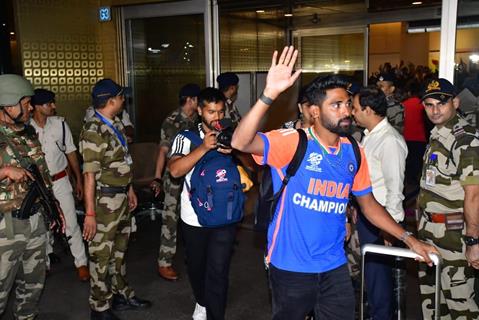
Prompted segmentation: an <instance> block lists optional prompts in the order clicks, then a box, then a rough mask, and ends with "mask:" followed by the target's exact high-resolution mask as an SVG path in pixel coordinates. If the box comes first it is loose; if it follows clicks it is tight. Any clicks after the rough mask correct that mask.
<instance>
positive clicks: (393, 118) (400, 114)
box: [386, 96, 404, 134]
mask: <svg viewBox="0 0 479 320" xmlns="http://www.w3.org/2000/svg"><path fill="white" fill-rule="evenodd" d="M387 102H388V108H387V110H386V116H387V118H388V121H389V123H390V124H391V125H392V126H393V127H394V129H396V130H397V131H399V133H400V134H402V132H403V129H404V106H403V105H402V104H401V103H399V102H397V101H396V99H395V98H394V96H391V97H388V99H387Z"/></svg>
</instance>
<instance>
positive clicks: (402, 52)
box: [369, 22, 439, 74]
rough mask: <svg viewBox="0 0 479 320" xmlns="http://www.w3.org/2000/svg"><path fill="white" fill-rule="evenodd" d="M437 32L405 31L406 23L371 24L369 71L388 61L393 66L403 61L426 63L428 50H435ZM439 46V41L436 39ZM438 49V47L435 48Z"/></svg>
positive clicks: (375, 69)
mask: <svg viewBox="0 0 479 320" xmlns="http://www.w3.org/2000/svg"><path fill="white" fill-rule="evenodd" d="M438 34H439V33H438V32H433V33H407V23H402V22H393V23H382V24H373V25H371V26H370V34H369V73H370V74H371V73H372V72H376V71H377V70H378V68H379V66H380V65H382V64H384V63H385V62H390V63H391V64H392V65H393V66H394V65H396V64H399V63H400V62H401V60H402V61H404V63H405V64H408V63H409V62H412V63H414V64H415V65H428V63H429V59H430V51H433V50H436V49H435V47H436V38H437V40H439V36H438ZM437 46H439V41H437ZM437 50H439V48H438V49H437Z"/></svg>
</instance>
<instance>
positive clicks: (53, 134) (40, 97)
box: [30, 89, 90, 281]
mask: <svg viewBox="0 0 479 320" xmlns="http://www.w3.org/2000/svg"><path fill="white" fill-rule="evenodd" d="M31 105H32V107H33V117H32V119H31V122H30V124H31V125H32V126H33V127H34V128H35V131H36V132H37V134H38V140H39V141H40V143H41V144H42V150H43V152H44V153H45V159H46V162H47V165H48V170H49V171H50V172H51V174H52V181H53V193H54V195H55V198H57V200H58V201H59V202H60V207H61V208H62V211H63V214H64V215H65V222H66V235H67V237H70V240H69V245H70V251H71V253H72V255H73V257H74V258H75V266H76V268H77V272H78V278H79V279H80V281H88V279H90V273H89V271H88V267H87V263H88V259H87V256H86V252H85V245H84V244H83V239H82V235H81V230H80V227H79V225H78V222H77V216H76V210H75V199H74V198H73V193H72V192H73V188H72V185H71V184H70V179H69V178H68V172H67V167H68V163H70V167H69V168H70V169H71V171H72V173H73V175H74V176H75V180H76V186H75V193H76V195H77V197H78V199H80V200H81V199H82V198H83V179H82V175H81V172H80V164H79V162H78V158H77V154H76V147H75V144H74V143H73V137H72V134H71V131H70V128H69V127H68V124H67V123H66V122H65V119H64V118H62V117H57V116H55V110H56V105H55V93H53V92H52V91H49V90H45V89H36V90H35V95H34V96H33V97H32V101H31ZM47 251H48V250H47Z"/></svg>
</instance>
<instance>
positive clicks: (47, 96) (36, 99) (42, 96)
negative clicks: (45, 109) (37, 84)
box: [30, 89, 55, 106]
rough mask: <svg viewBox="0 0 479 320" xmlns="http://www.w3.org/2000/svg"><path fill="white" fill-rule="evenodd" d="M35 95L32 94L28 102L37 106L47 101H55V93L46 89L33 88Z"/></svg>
mask: <svg viewBox="0 0 479 320" xmlns="http://www.w3.org/2000/svg"><path fill="white" fill-rule="evenodd" d="M34 92H35V95H34V96H32V100H31V102H30V104H31V105H32V106H39V105H42V104H45V103H49V102H55V93H53V92H52V91H50V90H46V89H35V91H34Z"/></svg>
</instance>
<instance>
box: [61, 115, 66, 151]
mask: <svg viewBox="0 0 479 320" xmlns="http://www.w3.org/2000/svg"><path fill="white" fill-rule="evenodd" d="M62 145H63V148H65V147H66V144H65V121H62Z"/></svg>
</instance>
